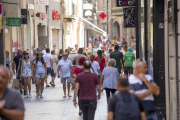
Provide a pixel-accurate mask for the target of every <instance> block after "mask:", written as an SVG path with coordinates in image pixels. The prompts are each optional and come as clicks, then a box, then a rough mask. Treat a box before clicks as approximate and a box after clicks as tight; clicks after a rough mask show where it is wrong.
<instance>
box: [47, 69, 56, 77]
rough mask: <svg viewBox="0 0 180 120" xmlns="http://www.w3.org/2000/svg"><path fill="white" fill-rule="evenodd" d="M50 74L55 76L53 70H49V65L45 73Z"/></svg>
mask: <svg viewBox="0 0 180 120" xmlns="http://www.w3.org/2000/svg"><path fill="white" fill-rule="evenodd" d="M49 74H50V75H51V77H55V74H54V70H51V68H50V67H48V68H47V75H49Z"/></svg>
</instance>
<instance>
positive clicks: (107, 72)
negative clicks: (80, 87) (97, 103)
mask: <svg viewBox="0 0 180 120" xmlns="http://www.w3.org/2000/svg"><path fill="white" fill-rule="evenodd" d="M115 65H116V61H115V60H114V59H110V60H109V62H108V67H105V68H104V70H103V72H102V75H101V78H100V81H101V84H103V85H102V88H103V89H105V90H106V96H107V100H108V98H109V97H110V92H111V95H113V94H114V93H115V92H116V79H117V76H118V75H119V73H118V69H117V68H115V67H114V66H115Z"/></svg>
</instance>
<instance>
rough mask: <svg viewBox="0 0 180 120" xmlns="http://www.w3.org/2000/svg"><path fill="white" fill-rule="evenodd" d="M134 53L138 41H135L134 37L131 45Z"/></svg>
mask: <svg viewBox="0 0 180 120" xmlns="http://www.w3.org/2000/svg"><path fill="white" fill-rule="evenodd" d="M130 46H131V49H132V51H134V48H135V47H136V41H135V40H134V37H133V36H132V39H131V43H130Z"/></svg>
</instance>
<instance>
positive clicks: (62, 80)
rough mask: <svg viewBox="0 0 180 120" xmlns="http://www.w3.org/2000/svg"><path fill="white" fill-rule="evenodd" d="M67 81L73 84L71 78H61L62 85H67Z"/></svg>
mask: <svg viewBox="0 0 180 120" xmlns="http://www.w3.org/2000/svg"><path fill="white" fill-rule="evenodd" d="M66 79H67V83H71V77H66V78H61V83H62V84H63V85H65V84H66Z"/></svg>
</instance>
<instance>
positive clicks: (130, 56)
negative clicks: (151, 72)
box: [123, 52, 136, 67]
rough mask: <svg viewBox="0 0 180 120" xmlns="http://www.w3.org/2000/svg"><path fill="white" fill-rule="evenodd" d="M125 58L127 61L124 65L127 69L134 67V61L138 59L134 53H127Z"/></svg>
mask: <svg viewBox="0 0 180 120" xmlns="http://www.w3.org/2000/svg"><path fill="white" fill-rule="evenodd" d="M123 58H124V60H125V64H124V66H125V67H132V65H133V60H135V59H136V58H135V56H134V54H133V53H132V52H127V53H125V54H124V57H123Z"/></svg>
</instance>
